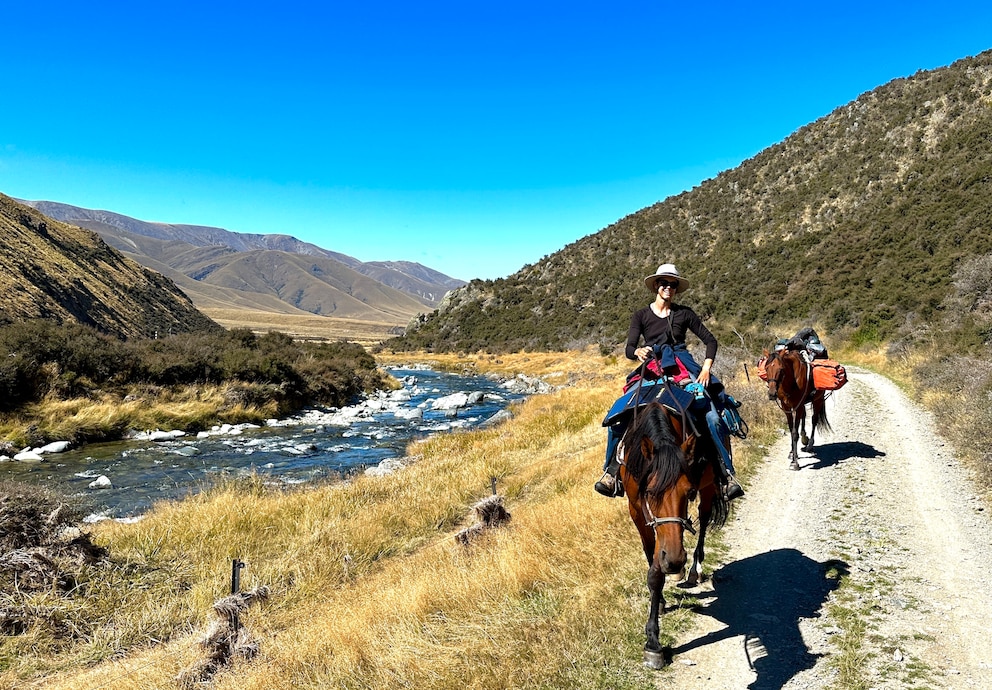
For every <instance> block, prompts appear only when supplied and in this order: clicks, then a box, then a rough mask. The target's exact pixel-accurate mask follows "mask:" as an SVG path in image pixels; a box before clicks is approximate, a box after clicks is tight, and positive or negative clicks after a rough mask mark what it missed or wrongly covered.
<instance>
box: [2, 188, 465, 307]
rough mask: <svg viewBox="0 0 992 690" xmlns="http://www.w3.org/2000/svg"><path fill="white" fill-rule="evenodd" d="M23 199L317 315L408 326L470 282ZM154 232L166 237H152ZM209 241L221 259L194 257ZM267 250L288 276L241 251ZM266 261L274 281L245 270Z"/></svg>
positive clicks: (178, 265) (174, 264) (297, 245)
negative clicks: (302, 259)
mask: <svg viewBox="0 0 992 690" xmlns="http://www.w3.org/2000/svg"><path fill="white" fill-rule="evenodd" d="M21 203H24V204H27V205H29V206H32V207H34V208H36V209H38V210H39V211H41V212H42V213H44V214H45V215H46V216H48V217H50V218H54V219H57V220H61V221H64V222H68V223H73V224H75V225H79V226H80V227H85V228H88V229H91V230H94V231H96V232H98V233H100V235H101V236H102V237H104V239H105V240H107V241H108V242H109V243H110V244H111V245H113V246H115V247H117V248H118V249H120V250H121V251H124V252H126V253H128V254H129V255H130V256H132V258H134V259H135V260H137V261H139V262H141V263H146V262H147V263H149V264H150V263H151V261H152V260H154V262H155V263H156V265H155V268H156V270H162V269H167V270H168V269H171V270H172V271H179V272H180V273H183V274H184V275H186V276H187V277H190V278H193V279H194V280H196V281H199V282H204V281H206V282H207V283H209V284H213V285H215V286H217V287H223V288H228V289H234V290H245V291H248V292H254V293H258V294H267V295H273V296H275V297H276V298H277V300H278V301H283V302H286V304H287V305H288V307H286V308H287V309H289V308H292V309H302V310H303V311H307V312H310V313H314V314H323V315H329V316H342V317H349V318H363V319H385V320H388V321H392V322H395V323H397V324H400V323H402V324H405V323H406V322H407V321H408V320H409V319H410V318H412V317H413V316H415V315H416V314H417V313H419V312H422V311H425V309H426V308H430V307H434V306H436V305H437V304H438V303H440V301H441V299H442V298H443V297H444V295H445V294H446V293H447V292H448V291H449V290H451V289H454V288H457V287H460V286H462V285H464V284H465V281H463V280H459V279H457V278H452V277H450V276H447V275H444V274H443V273H440V272H439V271H435V270H433V269H430V268H428V267H426V266H422V265H421V264H417V263H414V262H408V261H377V262H368V263H366V262H362V261H359V260H358V259H356V258H354V257H351V256H348V255H346V254H342V253H340V252H334V251H330V250H327V249H324V248H322V247H319V246H317V245H315V244H311V243H309V242H303V241H302V240H299V239H297V238H295V237H292V236H290V235H283V234H271V235H267V234H252V233H239V232H233V231H230V230H225V229H223V228H216V227H210V226H201V225H183V224H169V223H153V222H148V221H143V220H137V219H135V218H131V217H129V216H125V215H122V214H119V213H114V212H111V211H102V210H93V209H86V208H81V207H78V206H72V205H70V204H63V203H59V202H54V201H26V200H25V201H21ZM146 238H147V239H151V240H157V241H158V243H149V242H148V241H146ZM205 247H208V248H211V250H210V252H208V253H209V254H210V255H211V256H213V257H214V259H215V264H214V265H206V264H204V263H203V262H202V261H201V262H199V263H198V264H197V262H195V261H191V259H190V256H191V255H195V256H199V257H203V256H205V254H204V253H203V252H202V251H199V250H195V249H194V248H205ZM264 252H278V253H282V254H287V255H290V256H287V257H285V261H286V274H285V275H283V276H281V277H278V276H276V275H274V274H273V273H272V270H275V269H274V268H273V267H274V266H275V265H276V264H278V263H279V261H280V259H279V258H278V255H277V254H268V255H267V256H266V258H263V259H260V258H259V257H258V256H256V257H254V258H247V256H245V257H239V256H236V255H237V254H245V255H249V254H252V253H264ZM294 257H295V258H294ZM299 257H308V258H309V259H311V260H312V265H311V266H310V267H309V268H308V267H306V266H305V265H304V263H301V262H300V260H299ZM260 266H267V267H269V269H270V274H269V276H270V277H269V279H268V280H267V279H259V276H258V275H254V276H252V275H248V273H245V272H246V271H247V272H249V273H250V272H251V271H252V270H254V269H255V268H259V267H260ZM293 267H295V269H294V268H293ZM308 271H309V272H310V273H311V276H312V277H313V278H314V281H313V282H312V284H310V285H308V284H307V283H308V282H309V281H308V280H307V279H306V277H305V276H306V274H307V272H308ZM289 274H295V275H292V276H290V275H289ZM211 276H213V277H212V278H211ZM176 282H177V283H178V284H180V285H181V286H182V287H183V289H184V290H185V289H187V286H188V285H189V284H188V282H187V281H180V280H177V281H176ZM374 283H377V284H378V285H374ZM203 287H204V286H201V288H203ZM394 291H395V292H396V293H399V294H395V293H394ZM197 292H198V291H196V290H194V291H193V294H194V299H202V297H201V296H200V295H196V294H195V293H197ZM199 292H202V289H201V290H200V291H199Z"/></svg>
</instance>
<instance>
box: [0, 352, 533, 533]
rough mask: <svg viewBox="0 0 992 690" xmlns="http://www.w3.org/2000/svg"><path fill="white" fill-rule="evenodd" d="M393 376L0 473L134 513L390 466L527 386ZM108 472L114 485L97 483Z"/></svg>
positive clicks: (91, 504)
mask: <svg viewBox="0 0 992 690" xmlns="http://www.w3.org/2000/svg"><path fill="white" fill-rule="evenodd" d="M390 373H392V374H393V376H395V377H396V378H397V379H398V380H399V381H400V382H401V383H402V384H403V385H402V388H400V389H399V390H396V391H391V392H388V393H386V392H383V393H379V394H376V395H373V396H370V397H369V398H366V399H364V400H362V401H359V402H356V404H355V405H353V406H349V407H346V408H341V409H337V408H329V409H326V410H307V411H304V412H301V413H300V414H298V415H296V416H293V417H290V418H288V419H281V420H269V422H268V423H267V424H266V425H264V426H256V425H224V426H218V427H215V428H213V429H211V430H209V431H206V432H201V433H200V434H184V435H178V434H179V433H180V432H172V433H171V434H163V433H158V434H156V435H153V434H150V433H147V432H145V433H141V434H136V435H135V437H134V438H132V439H129V440H125V441H119V442H114V443H100V444H90V445H86V446H84V447H82V448H79V449H76V450H70V451H67V452H64V453H58V454H45V455H43V456H42V457H43V458H44V459H45V460H44V462H40V463H26V462H14V461H10V462H3V463H0V477H2V478H6V479H13V480H18V481H23V482H29V483H32V484H41V485H45V486H48V487H50V488H53V489H56V490H59V491H62V492H63V493H66V494H69V495H72V496H74V497H76V498H78V500H79V501H80V502H81V504H82V507H83V509H84V511H85V512H86V513H88V515H89V517H88V518H87V519H88V520H91V521H92V520H98V519H105V518H116V519H132V518H135V517H138V516H140V515H141V514H142V513H143V512H145V511H147V510H148V509H149V508H150V507H151V506H152V504H153V503H155V502H157V501H163V500H175V499H180V498H182V497H184V496H186V495H188V494H190V493H191V492H198V491H202V490H203V489H204V488H207V487H209V486H210V485H211V484H212V483H214V482H216V481H217V480H218V479H219V478H226V477H240V476H248V475H252V474H254V475H258V476H262V477H265V478H267V480H268V481H271V482H272V483H274V484H281V485H290V484H301V483H306V482H317V481H325V480H333V479H335V478H339V477H345V476H347V475H349V474H352V473H355V472H360V471H364V470H365V469H366V468H369V467H372V466H376V465H379V464H380V463H382V462H383V461H387V464H388V461H391V460H394V459H400V458H402V457H403V456H404V455H405V452H406V447H407V444H409V443H410V442H411V441H413V440H416V439H418V438H423V437H426V436H428V435H431V434H436V433H444V432H447V431H451V430H454V429H471V428H475V427H478V426H479V425H480V424H483V423H485V422H486V421H487V420H489V419H490V418H492V417H493V415H495V414H497V413H498V412H500V411H501V410H503V409H505V408H506V407H507V406H508V405H509V404H510V403H512V402H514V401H517V400H520V399H522V398H524V397H525V396H526V394H527V392H528V391H525V390H522V389H521V387H520V386H514V385H513V384H514V383H517V384H519V383H520V382H519V380H518V381H516V382H513V381H511V382H504V381H502V380H497V379H491V378H488V377H484V376H463V375H456V374H450V373H444V372H438V371H434V370H430V369H421V368H393V369H390ZM529 392H533V391H529ZM161 437H166V438H161ZM153 439H160V440H153ZM384 466H385V465H384ZM101 477H105V478H106V479H107V480H109V482H110V486H109V487H107V488H91V484H94V482H97V481H98V480H100V478H101Z"/></svg>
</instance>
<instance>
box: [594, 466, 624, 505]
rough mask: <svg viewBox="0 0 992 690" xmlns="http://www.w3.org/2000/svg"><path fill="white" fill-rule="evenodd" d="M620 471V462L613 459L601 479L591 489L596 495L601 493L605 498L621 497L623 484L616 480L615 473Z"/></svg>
mask: <svg viewBox="0 0 992 690" xmlns="http://www.w3.org/2000/svg"><path fill="white" fill-rule="evenodd" d="M619 471H620V462H619V461H618V460H617V459H616V457H615V456H614V458H613V459H612V460H610V464H609V465H607V466H606V471H605V472H603V476H602V478H600V480H599V481H598V482H596V485H595V486H594V487H593V488H594V489H596V492H597V493H601V494H603V495H604V496H606V497H607V498H613V497H614V496H623V482H621V481H618V480H617V473H618V472H619Z"/></svg>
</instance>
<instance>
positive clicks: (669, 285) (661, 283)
mask: <svg viewBox="0 0 992 690" xmlns="http://www.w3.org/2000/svg"><path fill="white" fill-rule="evenodd" d="M655 286H656V288H657V289H658V290H660V289H661V288H672V289H673V290H675V289H676V288H678V286H679V284H678V283H669V282H668V281H667V280H659V281H658V282H656V283H655Z"/></svg>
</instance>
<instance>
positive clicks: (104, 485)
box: [89, 474, 114, 489]
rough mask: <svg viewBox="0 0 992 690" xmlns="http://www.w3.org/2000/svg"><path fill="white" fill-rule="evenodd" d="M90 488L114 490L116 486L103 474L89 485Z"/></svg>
mask: <svg viewBox="0 0 992 690" xmlns="http://www.w3.org/2000/svg"><path fill="white" fill-rule="evenodd" d="M89 487H90V488H91V489H112V488H114V484H113V482H111V481H110V478H109V477H108V476H107V475H105V474H101V475H100V476H99V477H97V478H96V479H94V480H93V481H91V482H90V483H89Z"/></svg>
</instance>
